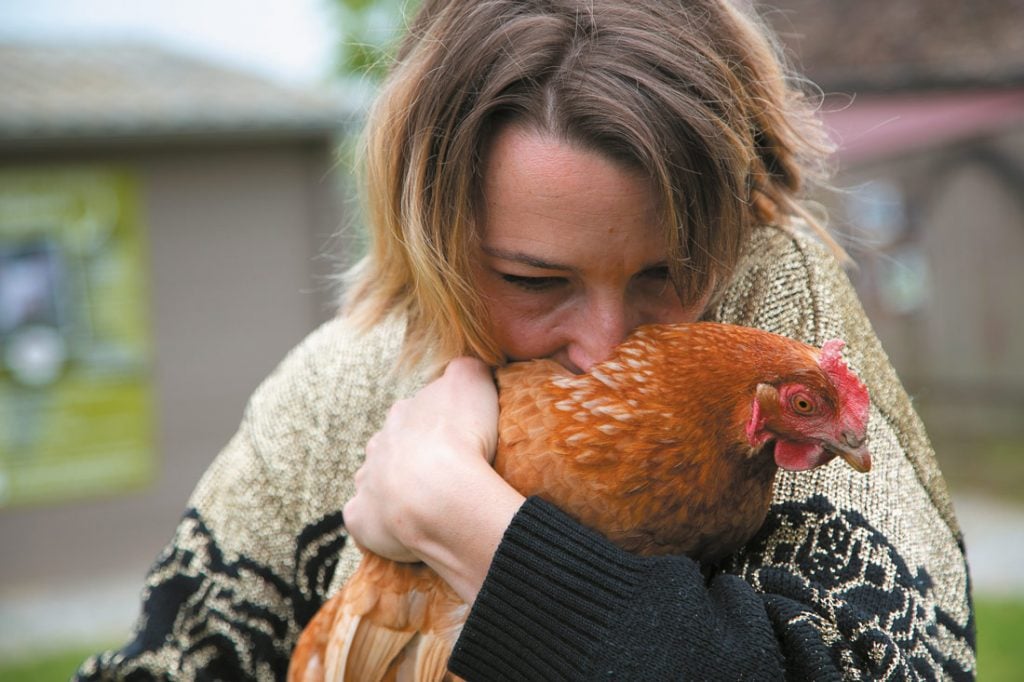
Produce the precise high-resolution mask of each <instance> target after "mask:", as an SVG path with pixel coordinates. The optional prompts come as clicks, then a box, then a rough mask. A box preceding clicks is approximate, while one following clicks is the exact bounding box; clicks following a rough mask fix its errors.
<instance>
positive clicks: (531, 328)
mask: <svg viewBox="0 0 1024 682" xmlns="http://www.w3.org/2000/svg"><path fill="white" fill-rule="evenodd" d="M488 307H489V309H490V320H491V333H492V334H493V336H494V340H495V341H496V342H497V343H498V346H499V347H500V348H501V351H502V352H503V353H504V354H505V356H506V357H507V358H508V359H509V360H532V359H534V358H544V357H550V356H551V355H553V354H555V353H556V352H557V351H558V350H559V349H560V348H561V346H562V345H563V344H562V341H561V332H560V331H559V325H558V322H557V319H553V318H554V317H555V316H553V315H552V314H551V311H549V310H544V311H531V310H524V309H522V307H519V306H514V305H507V304H506V305H502V304H501V302H500V301H493V302H491V303H490V304H489V306H488Z"/></svg>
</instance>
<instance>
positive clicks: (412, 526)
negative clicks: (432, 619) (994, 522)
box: [80, 0, 974, 680]
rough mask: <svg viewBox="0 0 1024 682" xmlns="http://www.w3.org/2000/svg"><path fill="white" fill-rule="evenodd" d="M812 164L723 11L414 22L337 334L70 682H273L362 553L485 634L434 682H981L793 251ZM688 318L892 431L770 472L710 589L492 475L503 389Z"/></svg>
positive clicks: (888, 448)
mask: <svg viewBox="0 0 1024 682" xmlns="http://www.w3.org/2000/svg"><path fill="white" fill-rule="evenodd" d="M822 139H823V138H822V136H821V133H820V127H819V126H817V124H816V123H815V121H814V118H813V115H812V111H811V107H810V104H809V103H808V102H807V101H806V100H805V98H804V97H803V96H802V95H801V94H800V92H799V91H798V90H797V89H795V88H794V86H793V85H792V84H791V83H790V82H789V81H787V80H786V78H785V77H784V74H783V71H782V70H781V67H780V63H779V61H778V59H777V57H776V53H775V50H774V49H773V47H772V45H771V43H770V41H769V39H768V37H767V34H766V33H765V31H764V30H763V29H762V27H761V26H760V25H759V24H758V23H757V22H756V21H755V20H754V19H753V18H751V17H749V16H747V15H746V14H744V13H742V12H741V11H740V10H738V9H737V8H735V7H733V6H732V5H731V4H729V3H728V2H727V0H690V1H687V2H673V1H671V0H642V1H636V0H631V1H630V2H622V1H621V0H620V1H619V2H608V1H601V0H589V1H587V2H574V1H570V0H534V1H532V2H529V1H522V0H521V1H519V2H513V1H511V0H493V1H488V0H485V1H479V0H447V1H446V0H436V1H433V2H431V1H428V2H426V3H425V4H424V6H423V7H422V9H421V11H420V13H419V14H418V16H417V18H416V20H415V21H414V23H413V25H412V27H411V30H410V32H409V35H408V36H407V38H406V39H405V41H404V43H403V45H402V46H401V49H400V51H399V55H398V60H397V63H396V66H395V68H394V70H393V72H392V74H391V76H390V78H389V80H388V82H387V84H386V86H385V88H384V91H383V92H382V94H381V96H380V99H379V101H378V103H377V106H376V108H375V109H374V111H373V112H372V113H371V116H370V119H369V135H368V151H369V154H368V157H367V186H368V192H369V198H370V225H371V234H372V238H373V242H372V245H371V249H370V253H369V255H368V256H367V257H366V259H364V261H363V262H362V263H361V264H360V265H359V266H358V267H357V268H356V270H355V271H354V272H353V274H352V277H353V279H352V283H351V285H350V288H349V291H348V299H347V312H346V314H345V315H344V316H343V317H341V318H339V319H338V320H335V321H333V322H331V323H328V324H327V325H325V326H324V327H323V328H321V329H320V330H318V331H317V332H315V333H314V334H313V335H311V336H310V338H309V339H307V340H306V341H305V342H304V343H303V344H302V345H300V346H299V347H298V348H297V349H296V350H295V351H293V353H292V354H291V355H290V356H289V357H288V358H287V359H286V360H285V361H284V362H283V363H282V365H281V367H280V368H279V369H278V370H277V371H276V372H275V373H274V374H273V375H272V376H271V377H270V378H269V379H268V380H267V381H266V382H265V383H264V385H263V386H262V387H261V388H260V389H259V390H258V391H257V392H256V394H255V395H254V396H253V398H252V400H251V402H250V405H249V408H248V411H247V413H246V417H245V420H244V422H243V424H242V426H241V428H240V430H239V432H238V434H237V435H236V436H235V438H234V439H233V440H232V441H231V442H230V443H229V444H228V446H227V448H226V449H225V450H224V451H223V452H222V453H221V455H220V456H219V457H218V458H217V460H216V461H215V462H214V464H213V465H212V467H211V468H210V470H209V471H208V473H207V474H206V475H205V476H204V478H203V480H202V481H201V482H200V484H199V487H198V488H197V490H196V492H195V493H194V495H193V498H192V500H191V502H190V506H189V510H188V512H187V513H186V515H185V517H184V519H183V520H182V523H181V525H180V527H179V530H178V533H177V535H176V537H175V539H174V541H173V542H172V544H171V545H170V546H169V547H168V549H167V550H166V552H165V553H164V554H163V555H162V556H161V558H160V559H159V560H158V562H157V564H156V565H155V567H154V569H153V572H152V574H151V575H150V578H149V580H148V587H147V592H146V594H145V600H144V604H143V614H142V617H141V619H140V621H139V623H138V630H137V633H136V637H135V639H134V640H133V641H132V642H131V643H130V644H129V645H128V646H126V647H125V648H124V649H122V650H121V651H120V652H112V653H107V654H104V655H102V656H100V657H98V658H96V659H93V660H92V661H90V662H88V663H87V664H86V665H85V666H84V667H83V669H82V670H81V671H80V675H81V676H82V677H83V678H86V679H88V678H95V679H103V678H118V677H128V676H131V675H133V674H135V673H138V674H140V675H141V676H143V677H145V676H147V675H154V676H161V675H171V676H176V677H181V678H184V679H192V678H204V677H218V678H228V679H274V678H275V677H280V676H281V675H282V674H283V672H284V670H285V668H286V666H287V660H288V656H289V653H290V650H291V647H292V646H294V643H295V639H296V637H297V635H298V632H299V631H300V629H301V628H302V626H303V625H304V624H305V623H306V622H308V620H309V618H310V617H311V616H312V614H313V613H314V611H315V610H316V608H317V607H318V606H319V604H320V603H322V602H323V601H324V599H325V598H326V596H327V595H328V594H331V593H333V592H334V591H336V590H337V588H338V586H339V585H340V584H341V582H343V580H344V578H345V576H347V575H348V574H349V573H350V572H351V570H352V568H353V564H354V561H355V560H356V556H357V553H356V552H355V551H354V550H353V547H352V543H351V542H349V541H348V540H349V533H351V537H352V538H355V539H357V540H358V541H359V542H360V543H362V544H364V545H365V546H367V547H369V548H371V549H373V550H375V551H377V552H378V553H381V554H384V555H386V556H389V557H392V558H395V559H402V560H423V561H426V562H427V563H428V564H430V565H431V566H432V567H434V568H435V569H436V570H438V571H439V572H440V573H441V575H442V576H444V577H445V578H446V579H447V580H448V581H449V582H450V583H451V584H452V585H453V586H454V587H455V588H456V589H457V590H458V591H459V593H460V594H461V595H462V596H463V597H464V598H465V599H466V600H467V601H469V602H471V603H472V604H473V609H472V613H471V615H470V618H469V620H468V622H467V624H466V627H465V629H464V631H463V634H462V636H461V637H460V640H459V642H458V645H457V647H456V650H455V652H454V654H453V656H452V659H451V661H450V664H449V665H450V668H451V670H452V671H453V672H455V673H457V674H459V675H461V676H464V677H466V678H468V679H481V680H497V679H581V680H589V679H596V678H599V677H604V678H608V679H619V680H624V679H678V678H698V679H739V678H743V679H747V678H782V677H790V678H795V679H833V678H835V679H838V678H840V677H861V678H881V677H885V678H890V677H893V678H910V677H927V678H939V677H951V678H960V679H971V678H973V675H974V633H973V627H974V626H973V616H972V612H971V606H970V600H969V594H968V589H969V586H968V578H967V568H966V564H965V561H964V556H963V551H962V542H961V537H960V533H959V530H958V528H957V525H956V521H955V518H954V517H953V514H952V509H951V506H950V503H949V499H948V495H947V493H946V491H945V487H944V484H943V482H942V478H941V475H940V473H939V471H938V469H937V466H936V464H935V461H934V457H933V454H932V451H931V449H930V446H929V444H928V441H927V438H926V436H925V434H924V431H923V428H922V426H921V424H920V421H919V420H918V419H917V417H916V415H914V413H913V411H912V409H911V407H910V405H909V401H908V400H907V397H906V394H905V393H904V391H903V390H902V388H901V387H900V385H899V382H898V379H897V378H896V377H895V375H894V374H893V372H892V369H891V368H890V366H889V364H888V361H887V359H886V357H885V355H884V353H883V351H882V350H881V348H880V346H879V344H878V342H877V340H876V339H875V337H874V335H873V333H872V332H871V329H870V326H869V324H868V322H867V320H866V319H865V317H864V314H863V311H862V310H861V308H860V305H859V303H858V302H857V300H856V297H855V295H854V294H853V292H852V290H851V287H850V285H849V282H848V280H847V279H846V278H845V276H844V275H843V274H842V272H841V269H840V268H839V266H838V264H837V261H836V257H835V255H834V250H833V251H830V250H829V249H826V248H824V247H822V246H821V245H819V244H818V243H817V242H816V241H815V240H814V239H813V238H811V237H809V236H807V235H806V234H804V232H805V231H806V230H802V229H801V227H802V226H805V225H806V224H807V223H806V222H805V221H804V220H803V219H801V217H800V216H802V215H803V212H802V211H801V209H800V208H799V204H798V203H797V198H798V192H799V191H800V190H801V188H802V186H803V185H804V183H805V182H806V181H808V180H809V179H814V177H816V174H817V172H818V170H819V169H820V168H821V163H820V161H821V159H822V157H823V149H824V145H823V144H822ZM818 234H819V236H823V233H822V232H821V231H820V230H819V231H818ZM695 319H714V320H720V321H725V322H731V323H735V324H745V325H750V326H757V327H762V328H765V329H768V330H770V331H774V332H777V333H782V334H786V335H789V336H793V337H795V338H799V339H801V340H804V341H806V342H809V343H813V344H817V345H820V344H821V343H822V342H823V341H824V340H826V339H828V338H831V337H837V336H838V337H842V338H844V339H846V341H847V343H848V348H847V357H848V358H849V360H850V361H851V364H852V365H853V366H854V367H855V368H856V369H857V371H858V372H859V374H860V375H861V377H862V378H863V379H864V381H865V383H866V384H867V385H868V388H869V391H870V392H871V395H872V397H873V401H874V402H873V406H872V416H871V424H870V439H871V449H872V454H873V460H874V470H873V472H872V473H871V474H870V475H868V476H859V475H854V474H850V473H848V472H847V470H846V468H845V467H828V468H825V469H823V470H819V471H818V472H815V473H811V474H803V475H785V474H782V475H780V477H779V479H778V481H777V485H776V492H775V499H774V504H773V507H772V510H771V512H770V513H769V517H768V520H767V521H766V523H765V527H764V528H763V529H762V531H761V532H760V533H759V534H758V536H757V538H755V539H754V540H753V541H751V543H749V544H748V546H747V547H745V548H744V549H743V550H741V551H740V552H739V553H738V554H737V555H736V556H734V557H732V558H731V559H730V560H729V561H728V562H727V564H726V565H725V566H724V567H722V568H720V569H717V570H716V571H715V572H714V573H712V575H711V576H710V577H708V578H705V577H704V576H703V575H702V573H701V567H700V566H698V565H697V564H696V563H695V562H694V561H692V560H690V559H688V558H686V557H662V558H640V557H635V556H631V555H629V554H626V553H624V552H622V551H620V550H618V549H617V548H616V547H614V546H613V545H611V544H610V543H608V542H607V540H605V539H604V538H602V537H600V536H599V535H597V534H595V533H593V532H591V531H589V530H588V529H586V528H583V527H581V526H580V525H578V524H576V523H575V522H573V521H572V520H571V519H570V518H568V517H567V516H565V515H564V514H563V513H562V512H560V511H559V510H558V509H556V508H554V507H552V506H550V505H548V504H546V503H543V502H542V501H539V500H536V499H529V500H524V499H523V498H522V497H521V496H520V495H519V494H518V493H517V492H516V491H514V490H512V489H511V488H509V487H508V486H507V485H506V484H505V483H504V481H502V480H501V479H500V478H499V477H497V476H496V475H495V474H494V472H493V470H491V468H490V467H489V465H488V461H489V458H490V457H491V456H492V455H493V451H494V443H495V423H496V419H497V407H496V399H495V393H494V386H493V383H492V381H491V378H490V372H489V370H488V366H490V365H495V364H498V363H501V362H504V361H507V360H521V359H528V358H536V357H550V358H552V359H554V360H556V361H558V362H559V363H561V364H562V365H563V366H565V367H567V368H568V369H570V370H573V371H585V370H586V369H587V368H588V367H589V366H591V365H592V364H593V363H595V362H598V361H600V360H601V359H602V358H604V357H606V356H607V354H608V353H609V352H610V349H611V348H612V347H613V346H614V345H615V344H616V343H618V342H619V341H621V340H622V339H623V337H624V336H625V335H627V334H628V333H629V331H631V330H632V329H633V328H635V327H636V326H637V325H639V324H643V323H646V322H673V321H683V320H695ZM441 367H446V369H445V370H444V372H443V374H441V375H440V377H438V378H436V379H434V380H432V381H428V379H429V378H431V377H437V375H438V373H439V371H440V368H441ZM695 390H699V388H695ZM396 401H398V402H397V403H396ZM392 404H395V405H394V407H391V406H392ZM389 408H390V409H389ZM364 452H365V462H364ZM357 472H358V473H357ZM342 507H344V509H343V511H342ZM343 520H344V525H343Z"/></svg>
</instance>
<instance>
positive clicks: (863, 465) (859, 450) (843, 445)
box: [825, 431, 871, 474]
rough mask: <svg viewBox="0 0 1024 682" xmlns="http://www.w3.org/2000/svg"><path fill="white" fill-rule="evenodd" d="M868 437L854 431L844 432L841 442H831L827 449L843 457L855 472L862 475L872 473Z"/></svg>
mask: <svg viewBox="0 0 1024 682" xmlns="http://www.w3.org/2000/svg"><path fill="white" fill-rule="evenodd" d="M866 442H867V437H866V436H862V435H858V434H856V433H854V432H853V431H844V432H843V434H842V436H841V437H840V439H839V442H838V443H837V442H830V443H828V444H827V445H826V446H825V449H826V450H828V451H829V452H831V453H832V454H834V455H836V456H838V457H842V458H843V460H844V461H845V462H846V463H847V464H849V465H850V466H851V467H853V469H854V470H855V471H858V472H860V473H862V474H864V473H867V472H869V471H871V453H870V452H869V451H868V448H867V445H866V444H865V443H866Z"/></svg>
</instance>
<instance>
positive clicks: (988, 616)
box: [0, 598, 1024, 682]
mask: <svg viewBox="0 0 1024 682" xmlns="http://www.w3.org/2000/svg"><path fill="white" fill-rule="evenodd" d="M975 609H976V615H977V622H978V670H979V672H980V674H979V675H978V679H979V680H980V682H1017V680H1020V679H1021V673H1022V672H1024V647H1022V646H1021V641H1022V640H1024V599H1021V600H1015V601H1007V600H997V599H992V598H984V599H978V600H977V601H976V603H975ZM103 648H104V646H103V645H99V646H92V647H79V648H74V649H68V650H66V651H60V652H56V653H51V654H46V655H42V656H39V657H38V658H32V659H29V660H24V661H21V662H17V663H10V664H2V663H0V680H3V681H4V682H7V681H8V680H9V681H10V682H67V680H68V679H69V678H70V677H71V675H72V673H74V671H75V670H77V669H78V666H79V665H81V663H82V662H83V661H84V660H85V659H86V658H88V657H89V656H90V655H91V654H93V653H95V652H96V651H99V650H101V649H103Z"/></svg>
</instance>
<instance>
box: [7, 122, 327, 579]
mask: <svg viewBox="0 0 1024 682" xmlns="http://www.w3.org/2000/svg"><path fill="white" fill-rule="evenodd" d="M89 163H99V164H102V165H107V164H114V165H118V166H120V167H124V168H128V169H130V170H134V171H135V172H136V173H137V177H138V178H139V180H140V185H141V190H142V199H143V204H144V207H143V209H144V216H145V222H146V225H147V227H148V231H149V239H150V258H151V264H150V265H151V272H152V280H151V293H152V314H153V332H154V342H155V387H156V391H157V395H156V397H157V405H158V429H159V448H158V450H159V455H160V458H161V462H160V467H159V475H158V477H157V480H156V481H155V483H154V484H153V485H152V486H151V487H149V488H147V489H145V490H140V491H138V492H134V493H130V494H124V495H119V496H117V497H111V498H106V499H93V500H88V501H83V502H69V503H65V504H59V505H56V506H48V507H37V508H23V509H18V508H15V509H6V510H0V538H2V542H3V546H4V550H3V551H2V553H0V554H2V559H0V585H2V586H3V592H4V593H9V592H10V591H17V590H19V589H21V588H22V587H24V588H25V589H27V590H46V589H49V588H51V587H54V586H61V585H67V584H75V585H88V584H89V582H90V581H92V580H104V579H109V576H111V575H115V576H127V577H129V578H130V577H134V578H135V580H136V581H137V583H138V586H139V587H141V584H142V577H143V575H144V574H145V572H146V570H147V568H148V567H149V565H150V563H151V562H152V560H153V559H154V558H155V557H156V555H157V553H158V552H159V550H160V549H161V548H162V547H163V546H164V544H165V543H166V542H167V541H168V540H169V539H170V537H171V534H172V532H173V529H174V527H175V525H176V523H177V520H178V517H179V516H180V514H181V512H182V511H183V510H184V508H185V504H186V500H187V497H188V494H189V492H190V491H191V490H192V488H193V487H194V485H195V483H196V481H197V480H198V478H199V476H200V475H201V473H202V472H203V471H204V470H205V468H206V467H207V465H208V464H209V463H210V461H211V460H212V458H213V457H214V456H215V455H216V454H217V452H218V451H219V449H220V448H221V447H222V446H223V445H224V444H225V443H226V442H227V440H228V439H229V438H230V436H231V434H232V433H233V431H234V429H235V427H236V426H237V424H238V422H239V419H240V417H241V414H242V411H243V409H244V407H245V402H246V399H247V397H248V396H249V394H250V393H251V392H252V390H253V389H254V388H255V387H256V386H257V385H258V383H259V381H260V380H261V379H262V378H263V377H264V376H266V375H267V374H268V372H270V371H271V370H272V369H273V367H274V366H275V365H276V364H277V362H278V361H279V360H280V359H281V358H282V356H283V355H284V354H285V353H286V352H287V350H288V349H289V348H291V347H292V346H293V345H294V344H295V343H296V342H298V341H299V340H300V339H301V338H302V337H303V336H305V335H306V334H307V333H308V332H309V331H310V330H312V329H313V328H314V327H315V326H316V325H317V324H318V323H319V322H320V321H322V320H324V319H326V318H327V317H328V316H330V314H331V311H332V309H333V304H332V299H333V295H332V294H331V291H330V287H329V284H328V282H327V279H328V276H329V275H330V273H332V272H334V271H336V267H335V266H334V265H332V261H337V260H338V258H340V257H342V256H343V254H341V253H334V254H329V255H330V256H331V257H318V254H323V253H324V250H325V249H328V248H334V249H335V250H338V249H339V244H340V243H341V242H339V241H338V240H334V241H333V242H331V239H330V238H331V236H332V235H333V234H335V233H336V230H337V227H338V225H339V223H340V214H339V208H338V207H339V205H340V202H339V201H338V199H337V196H338V193H337V192H336V191H335V186H336V185H337V184H338V183H339V178H338V174H337V173H332V172H330V171H329V167H330V158H329V152H328V149H327V147H326V143H325V142H324V141H321V142H319V143H276V144H262V145H250V146H245V147H226V146H221V147H213V148H209V147H207V148H201V147H199V146H190V147H185V148H181V149H160V148H154V149H150V150H141V151H129V150H125V151H122V152H114V153H111V152H105V153H102V154H101V153H93V152H89V151H85V150H83V151H79V152H75V153H57V152H49V153H34V154H27V153H24V152H23V153H22V154H21V156H20V158H16V159H11V158H9V157H8V158H5V157H4V156H0V166H3V167H20V168H25V167H29V166H45V165H48V164H55V165H62V164H89ZM329 242H330V243H331V244H333V247H332V246H331V244H329ZM0 597H2V594H0Z"/></svg>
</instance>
